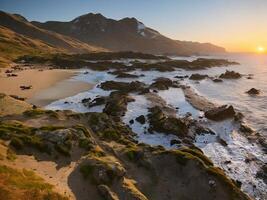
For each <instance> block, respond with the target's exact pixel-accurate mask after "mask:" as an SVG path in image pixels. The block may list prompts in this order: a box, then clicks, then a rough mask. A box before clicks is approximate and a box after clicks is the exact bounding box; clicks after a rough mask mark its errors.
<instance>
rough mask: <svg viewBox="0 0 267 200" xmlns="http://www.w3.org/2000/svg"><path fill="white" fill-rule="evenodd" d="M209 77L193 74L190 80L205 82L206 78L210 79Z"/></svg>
mask: <svg viewBox="0 0 267 200" xmlns="http://www.w3.org/2000/svg"><path fill="white" fill-rule="evenodd" d="M208 77H209V76H208V75H204V74H192V75H191V76H190V77H189V79H190V80H203V79H205V78H208Z"/></svg>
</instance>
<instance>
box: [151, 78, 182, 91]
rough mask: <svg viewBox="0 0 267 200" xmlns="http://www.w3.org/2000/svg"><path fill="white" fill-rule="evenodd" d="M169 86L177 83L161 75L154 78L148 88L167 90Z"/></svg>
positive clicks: (176, 85) (174, 85) (175, 85)
mask: <svg viewBox="0 0 267 200" xmlns="http://www.w3.org/2000/svg"><path fill="white" fill-rule="evenodd" d="M170 87H178V84H177V83H175V82H173V81H172V80H171V79H168V78H163V77H160V78H157V79H155V80H154V82H153V83H152V84H151V85H150V88H152V89H158V90H168V89H169V88H170Z"/></svg>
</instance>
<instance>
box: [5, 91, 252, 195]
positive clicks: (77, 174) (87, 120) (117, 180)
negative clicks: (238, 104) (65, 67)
mask: <svg viewBox="0 0 267 200" xmlns="http://www.w3.org/2000/svg"><path fill="white" fill-rule="evenodd" d="M3 97H4V96H3V95H2V97H0V98H3ZM12 102H13V103H14V104H16V101H15V100H13V101H12ZM6 103H8V102H6ZM18 103H19V104H20V102H18ZM2 106H3V105H2ZM0 119H1V123H0V130H1V134H0V158H1V159H0V178H1V181H0V198H1V197H2V199H3V198H5V199H18V198H19V197H20V198H21V199H28V200H33V199H55V200H56V199H57V200H59V199H79V200H86V199H95V200H100V199H110V200H119V199H121V200H125V199H127V200H148V199H153V200H174V199H207V200H215V199H216V200H226V199H227V200H228V199H240V200H248V199H249V197H248V196H247V195H245V194H244V193H243V192H242V191H240V189H239V188H238V186H237V185H236V183H235V181H232V180H230V179H228V178H227V177H226V176H225V174H224V172H223V171H222V170H221V169H219V168H217V167H215V166H213V164H212V162H211V161H210V160H209V159H208V158H207V157H206V156H205V155H204V154H203V153H202V152H201V150H199V149H197V148H196V147H192V148H188V147H184V148H181V149H179V150H165V149H164V148H163V147H160V146H155V147H152V146H149V145H147V144H143V143H139V144H138V143H137V142H136V141H135V140H134V139H133V132H131V131H130V130H129V128H127V127H126V126H124V125H123V124H122V123H120V122H116V121H114V120H113V118H112V117H111V116H109V115H107V114H105V113H85V114H79V113H73V112H71V111H57V112H55V111H48V110H47V111H45V110H40V109H34V110H31V109H29V110H27V111H25V112H24V113H22V114H20V115H9V116H4V117H0ZM25 169H27V170H25ZM33 171H34V172H33ZM55 191H56V192H58V193H55ZM192 191H194V192H192Z"/></svg>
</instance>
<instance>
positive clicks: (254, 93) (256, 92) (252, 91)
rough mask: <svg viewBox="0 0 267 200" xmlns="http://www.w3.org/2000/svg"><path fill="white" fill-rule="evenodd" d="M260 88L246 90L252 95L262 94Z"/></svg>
mask: <svg viewBox="0 0 267 200" xmlns="http://www.w3.org/2000/svg"><path fill="white" fill-rule="evenodd" d="M260 92H261V91H260V90H258V89H256V88H251V89H250V90H248V91H246V93H248V94H250V95H259V94H260Z"/></svg>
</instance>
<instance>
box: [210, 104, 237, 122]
mask: <svg viewBox="0 0 267 200" xmlns="http://www.w3.org/2000/svg"><path fill="white" fill-rule="evenodd" d="M234 116H235V110H234V107H233V106H229V105H223V106H220V107H217V108H213V109H210V110H208V111H206V112H205V117H206V118H208V119H211V120H215V121H220V120H224V119H228V118H233V117H234Z"/></svg>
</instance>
